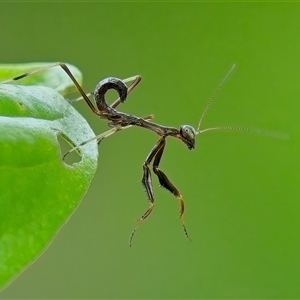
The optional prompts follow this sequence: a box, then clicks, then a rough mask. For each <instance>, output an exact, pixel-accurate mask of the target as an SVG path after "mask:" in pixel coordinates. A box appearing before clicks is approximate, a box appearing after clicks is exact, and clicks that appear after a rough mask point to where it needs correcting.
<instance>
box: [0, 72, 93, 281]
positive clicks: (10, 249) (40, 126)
mask: <svg viewBox="0 0 300 300" xmlns="http://www.w3.org/2000/svg"><path fill="white" fill-rule="evenodd" d="M53 69H56V70H54V71H53ZM53 69H52V70H51V72H57V74H59V73H60V72H62V70H61V69H60V68H59V67H56V68H53ZM45 72H47V71H45ZM45 72H44V73H45ZM0 73H1V74H2V75H3V72H2V71H0ZM21 73H22V72H21ZM42 73H43V72H42ZM12 74H13V72H11V73H10V75H12ZM18 74H19V73H18ZM43 76H45V74H43ZM35 77H36V78H35V80H36V81H37V80H38V79H37V78H38V77H39V75H37V76H35ZM43 78H44V77H43ZM41 81H43V79H41ZM50 85H51V83H50ZM63 85H64V86H65V88H67V87H68V83H66V82H65V83H64V84H61V86H63ZM69 86H70V85H69ZM59 135H60V136H63V137H65V139H67V140H68V141H71V142H72V144H74V145H78V144H79V143H81V142H83V141H85V140H87V139H90V138H92V137H94V136H95V135H94V133H93V131H92V130H91V128H90V127H89V125H88V123H87V122H86V121H85V120H84V119H83V117H81V115H80V114H79V113H77V111H76V110H75V109H74V108H73V107H72V106H71V105H70V104H69V103H68V102H67V101H65V99H64V98H63V97H62V96H61V95H60V94H58V93H57V92H56V91H54V90H53V89H50V88H47V87H42V86H20V85H10V84H0V287H1V286H2V287H3V285H4V284H5V283H7V281H8V280H9V279H11V278H12V277H13V276H14V275H15V274H17V273H18V272H19V271H20V270H22V269H24V267H25V266H26V265H28V264H29V263H30V262H31V261H32V260H33V259H34V258H36V257H37V256H38V255H39V254H40V253H41V251H42V250H43V249H45V246H46V245H48V244H49V242H50V241H51V239H52V238H53V237H54V235H55V234H56V233H57V231H58V230H59V229H60V227H61V226H62V225H63V224H64V223H65V222H66V220H67V218H69V217H70V215H71V214H72V213H73V212H74V210H75V209H76V207H77V206H78V205H79V203H80V201H81V199H82V198H83V196H84V194H85V193H86V191H87V189H88V186H89V184H90V182H91V180H92V178H93V176H94V174H95V171H96V168H97V158H98V149H97V143H96V141H94V142H90V143H88V144H86V145H84V146H82V147H80V155H81V160H80V161H79V162H77V163H74V164H72V165H68V164H66V163H65V162H64V161H62V159H61V155H62V153H61V150H60V144H59V142H58V136H59Z"/></svg>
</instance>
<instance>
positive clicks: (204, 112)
mask: <svg viewBox="0 0 300 300" xmlns="http://www.w3.org/2000/svg"><path fill="white" fill-rule="evenodd" d="M234 68H235V64H233V65H232V67H231V68H230V70H229V71H228V72H227V74H226V75H225V77H224V78H223V80H222V82H221V83H220V84H219V86H218V87H217V89H216V90H215V92H214V93H213V94H212V96H211V97H210V99H209V101H208V102H207V104H206V107H205V109H204V111H203V113H202V115H201V118H200V121H199V124H198V127H197V134H199V133H200V126H201V123H202V120H203V118H204V116H205V114H206V112H207V110H208V108H209V107H210V105H211V103H212V101H213V100H214V98H215V97H216V95H217V94H218V92H219V90H220V88H221V87H222V85H223V83H224V82H225V81H226V79H227V78H228V76H229V75H230V73H231V72H232V71H233V69H234Z"/></svg>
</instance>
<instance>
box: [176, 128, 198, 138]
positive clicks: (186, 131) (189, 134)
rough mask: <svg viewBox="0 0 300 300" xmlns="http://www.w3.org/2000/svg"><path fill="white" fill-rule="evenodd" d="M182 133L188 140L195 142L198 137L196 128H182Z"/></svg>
mask: <svg viewBox="0 0 300 300" xmlns="http://www.w3.org/2000/svg"><path fill="white" fill-rule="evenodd" d="M180 133H181V135H182V136H183V137H184V138H185V139H187V140H193V139H195V136H196V130H195V128H194V127H192V126H190V125H182V126H180Z"/></svg>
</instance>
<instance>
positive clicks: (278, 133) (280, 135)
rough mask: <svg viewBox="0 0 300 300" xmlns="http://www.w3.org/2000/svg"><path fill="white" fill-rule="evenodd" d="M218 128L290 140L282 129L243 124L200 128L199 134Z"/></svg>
mask: <svg viewBox="0 0 300 300" xmlns="http://www.w3.org/2000/svg"><path fill="white" fill-rule="evenodd" d="M218 130H233V131H244V132H249V133H257V134H263V135H265V136H269V137H273V138H276V139H279V140H288V139H289V135H288V134H287V133H285V132H282V131H273V130H268V129H258V128H247V127H241V126H217V127H210V128H205V129H203V130H200V131H199V132H198V134H201V133H204V132H208V131H218Z"/></svg>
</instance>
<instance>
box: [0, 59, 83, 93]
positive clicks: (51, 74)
mask: <svg viewBox="0 0 300 300" xmlns="http://www.w3.org/2000/svg"><path fill="white" fill-rule="evenodd" d="M50 64H51V63H26V64H0V81H1V80H4V79H7V78H12V77H15V76H18V75H21V74H23V73H28V72H31V71H34V70H37V69H39V68H42V67H44V66H47V65H50ZM67 66H68V68H69V69H70V71H71V73H72V74H73V76H74V77H75V78H76V79H77V81H78V82H79V83H82V74H81V72H80V71H79V70H78V69H77V68H76V67H74V66H73V65H70V64H67ZM18 84H22V85H24V84H25V85H42V86H47V87H51V88H52V89H54V90H56V91H58V92H60V93H61V94H62V93H67V92H68V91H69V90H73V91H74V90H75V87H74V84H73V82H72V80H71V79H70V77H69V76H68V75H67V74H66V73H65V72H64V71H63V69H62V68H61V67H59V66H56V67H53V68H49V69H47V70H45V71H42V72H40V73H38V74H37V75H33V76H27V77H25V78H23V79H22V80H20V81H18Z"/></svg>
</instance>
